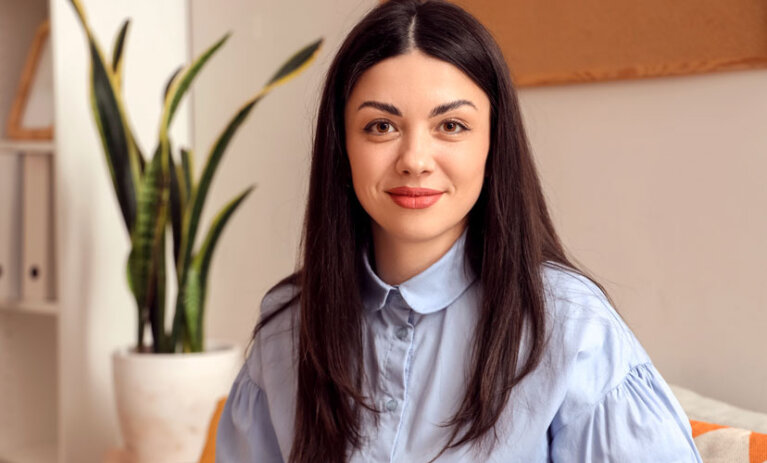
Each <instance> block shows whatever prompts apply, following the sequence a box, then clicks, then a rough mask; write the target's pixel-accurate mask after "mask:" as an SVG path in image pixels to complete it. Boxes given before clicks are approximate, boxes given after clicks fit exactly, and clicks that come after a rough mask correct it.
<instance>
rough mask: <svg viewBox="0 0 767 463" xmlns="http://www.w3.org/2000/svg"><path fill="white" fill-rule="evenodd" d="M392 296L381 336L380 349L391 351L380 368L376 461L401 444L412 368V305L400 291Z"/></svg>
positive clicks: (385, 309)
mask: <svg viewBox="0 0 767 463" xmlns="http://www.w3.org/2000/svg"><path fill="white" fill-rule="evenodd" d="M392 293H394V294H390V295H391V296H392V297H390V298H388V299H387V304H386V306H385V307H384V308H383V309H382V310H383V311H384V312H383V313H382V314H381V315H382V321H383V322H384V323H385V325H388V326H387V327H386V330H385V331H386V332H387V333H388V335H387V336H382V337H380V338H377V341H378V342H380V343H381V345H379V352H387V356H386V360H385V362H384V364H383V365H382V367H383V368H382V370H381V371H380V376H379V379H380V385H381V388H380V389H379V393H380V394H381V395H380V396H379V397H378V404H379V407H380V410H381V414H380V415H379V433H378V436H379V438H378V439H376V441H375V444H374V445H373V446H372V447H373V448H372V449H371V451H372V454H373V455H374V459H375V461H389V460H390V458H391V455H392V454H393V452H394V448H395V446H396V445H397V437H398V432H399V430H400V428H401V427H402V424H401V421H402V419H404V416H403V411H404V408H405V400H406V397H405V391H406V385H405V381H406V371H407V370H408V365H407V362H408V360H409V359H408V352H409V350H410V347H411V346H410V342H403V341H408V340H409V339H410V338H411V331H412V329H411V328H410V327H409V326H408V325H409V318H410V317H409V315H410V314H409V313H410V309H409V307H406V305H405V304H402V302H404V301H402V298H401V296H400V295H399V293H398V292H394V291H392Z"/></svg>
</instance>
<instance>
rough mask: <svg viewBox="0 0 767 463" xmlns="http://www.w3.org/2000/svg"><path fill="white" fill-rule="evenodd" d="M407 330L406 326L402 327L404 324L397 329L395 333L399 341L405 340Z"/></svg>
mask: <svg viewBox="0 0 767 463" xmlns="http://www.w3.org/2000/svg"><path fill="white" fill-rule="evenodd" d="M408 331H409V330H408V329H407V328H406V327H404V326H403V327H401V328H400V329H398V330H397V333H396V335H397V338H398V339H399V340H400V341H405V340H406V339H407V335H408Z"/></svg>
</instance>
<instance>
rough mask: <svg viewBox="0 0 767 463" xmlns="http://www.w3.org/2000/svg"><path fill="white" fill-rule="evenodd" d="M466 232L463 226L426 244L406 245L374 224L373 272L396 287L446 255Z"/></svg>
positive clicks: (416, 242)
mask: <svg viewBox="0 0 767 463" xmlns="http://www.w3.org/2000/svg"><path fill="white" fill-rule="evenodd" d="M465 228H466V222H465V221H464V222H462V223H461V224H459V225H458V226H456V227H453V228H451V229H449V230H447V231H445V232H444V233H442V234H441V235H439V236H436V237H434V238H430V239H429V240H427V241H409V240H403V239H401V238H399V237H396V236H392V235H390V234H388V233H386V232H385V231H384V230H383V229H382V228H381V227H380V226H379V225H378V224H376V223H375V222H373V226H372V232H373V247H374V253H375V256H374V257H375V270H376V273H377V274H378V277H379V278H381V280H383V281H384V282H386V283H387V284H389V285H392V286H394V285H398V284H400V283H403V282H405V281H407V280H409V279H410V278H412V277H414V276H416V275H418V274H419V273H421V272H423V271H424V270H426V269H427V268H429V267H430V266H431V265H432V264H433V263H435V262H437V261H438V260H439V259H440V258H441V257H442V256H444V255H445V253H447V251H448V250H449V249H450V247H451V246H453V244H454V243H455V242H456V240H458V238H459V237H460V236H461V233H463V230H464V229H465Z"/></svg>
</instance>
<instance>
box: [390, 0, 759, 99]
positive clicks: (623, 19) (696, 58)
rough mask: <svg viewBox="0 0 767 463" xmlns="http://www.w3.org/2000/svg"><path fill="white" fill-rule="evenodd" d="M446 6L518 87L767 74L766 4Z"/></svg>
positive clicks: (554, 0)
mask: <svg viewBox="0 0 767 463" xmlns="http://www.w3.org/2000/svg"><path fill="white" fill-rule="evenodd" d="M380 1H381V2H383V1H385V0H380ZM449 1H450V2H452V3H455V4H457V5H459V6H461V7H463V8H465V9H466V11H468V12H469V13H471V14H472V15H474V16H475V17H476V18H477V19H479V21H480V22H482V24H484V25H485V26H486V27H487V28H488V29H489V30H490V31H491V32H492V33H493V35H494V37H495V39H496V41H497V42H498V44H499V45H500V46H501V49H502V50H503V54H504V56H505V58H506V61H507V62H508V64H509V68H510V70H511V74H512V76H513V78H514V83H515V85H516V86H518V87H528V86H540V85H552V84H567V83H577V82H597V81H610V80H624V79H638V78H647V77H666V76H681V75H691V74H701V73H709V72H718V71H735V70H745V69H763V68H767V1H765V0H673V1H669V0H641V1H637V0H578V1H572V0H547V1H541V0H449Z"/></svg>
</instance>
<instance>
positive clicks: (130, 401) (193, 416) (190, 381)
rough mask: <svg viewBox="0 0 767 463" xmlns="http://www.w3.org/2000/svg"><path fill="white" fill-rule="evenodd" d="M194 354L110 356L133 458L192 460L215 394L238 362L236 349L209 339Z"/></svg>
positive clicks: (145, 462)
mask: <svg viewBox="0 0 767 463" xmlns="http://www.w3.org/2000/svg"><path fill="white" fill-rule="evenodd" d="M207 346H208V347H207V351H206V352H202V353H194V354H137V353H136V352H135V349H134V348H130V349H128V348H125V349H120V350H118V351H116V352H115V353H114V355H113V356H112V372H113V374H114V386H115V400H116V402H117V415H118V417H119V420H120V428H121V430H122V435H123V440H124V445H125V449H126V451H127V452H128V453H129V454H130V458H131V460H132V461H135V463H192V462H197V461H198V460H199V458H200V454H201V453H202V448H203V445H204V443H205V438H206V436H207V430H208V425H209V423H210V418H211V417H212V415H213V411H214V409H215V405H216V402H217V401H218V399H220V398H222V397H225V396H226V395H227V394H228V393H229V389H230V387H231V385H232V381H233V380H234V377H235V375H236V373H237V371H238V370H239V368H240V366H241V365H242V362H243V356H242V353H241V351H240V348H238V347H235V346H231V345H222V344H220V343H218V344H217V343H215V342H209V343H208V344H207Z"/></svg>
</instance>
